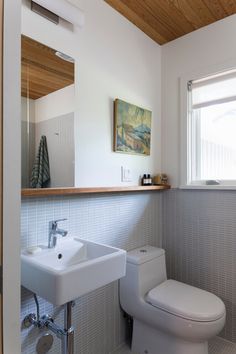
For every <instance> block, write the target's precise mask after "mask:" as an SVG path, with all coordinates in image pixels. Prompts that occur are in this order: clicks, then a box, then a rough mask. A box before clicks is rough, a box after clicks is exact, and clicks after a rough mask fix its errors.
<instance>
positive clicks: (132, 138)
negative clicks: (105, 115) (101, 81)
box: [114, 99, 152, 155]
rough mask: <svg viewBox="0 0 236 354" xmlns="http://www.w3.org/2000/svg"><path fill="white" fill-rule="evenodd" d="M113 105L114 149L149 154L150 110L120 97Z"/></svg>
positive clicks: (127, 152)
mask: <svg viewBox="0 0 236 354" xmlns="http://www.w3.org/2000/svg"><path fill="white" fill-rule="evenodd" d="M114 105H115V106H114V151H115V152H121V153H126V154H138V155H150V145H151V121H152V112H151V111H149V110H147V109H144V108H141V107H138V106H135V105H133V104H130V103H128V102H125V101H122V100H120V99H116V100H115V103H114Z"/></svg>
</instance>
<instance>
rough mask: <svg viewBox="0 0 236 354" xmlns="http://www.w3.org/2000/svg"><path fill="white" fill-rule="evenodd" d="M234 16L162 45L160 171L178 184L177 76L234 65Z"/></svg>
mask: <svg viewBox="0 0 236 354" xmlns="http://www.w3.org/2000/svg"><path fill="white" fill-rule="evenodd" d="M235 32H236V15H234V16H230V17H228V18H226V19H224V20H222V21H218V22H216V23H214V24H212V25H209V26H207V27H204V28H202V29H200V30H198V31H195V32H192V33H190V34H188V35H186V36H184V37H182V38H179V39H177V40H175V41H172V42H170V43H168V44H166V45H164V46H162V77H163V80H162V97H163V99H162V115H163V119H162V170H163V172H166V173H167V174H168V175H169V177H170V183H171V185H172V186H173V187H176V186H179V184H180V143H181V141H180V118H181V117H180V77H181V76H184V77H187V76H188V77H189V78H190V79H191V78H192V79H194V78H197V77H198V76H199V75H201V74H203V75H205V74H207V73H209V72H213V73H214V72H217V71H219V70H224V69H227V68H230V67H232V65H234V66H235V63H236V45H235V39H234V33H235Z"/></svg>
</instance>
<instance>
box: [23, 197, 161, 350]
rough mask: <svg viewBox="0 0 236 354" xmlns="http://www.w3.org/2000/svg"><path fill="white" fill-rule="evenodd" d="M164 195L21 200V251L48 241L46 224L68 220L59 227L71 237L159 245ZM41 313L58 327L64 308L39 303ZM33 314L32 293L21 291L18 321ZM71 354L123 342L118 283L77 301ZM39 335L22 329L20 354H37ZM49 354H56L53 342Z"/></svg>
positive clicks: (57, 345)
mask: <svg viewBox="0 0 236 354" xmlns="http://www.w3.org/2000/svg"><path fill="white" fill-rule="evenodd" d="M162 196H163V194H162V193H158V194H154V193H143V194H140V193H139V194H128V195H127V194H123V195H122V194H121V195H109V196H108V195H100V196H86V197H55V198H49V199H47V198H38V199H32V198H29V199H24V200H23V201H22V219H21V235H22V248H24V247H28V246H32V245H35V244H39V243H42V242H47V237H48V222H49V221H50V220H54V219H58V218H68V221H66V222H64V223H63V224H61V227H63V228H65V229H66V230H68V231H69V233H70V234H74V235H79V236H80V237H81V238H86V239H89V240H93V241H98V242H103V243H107V244H110V245H113V246H117V247H121V248H124V249H126V250H129V249H132V248H135V247H139V246H142V245H144V244H147V243H149V244H151V245H154V246H160V245H161V234H162V230H161V220H162V214H161V213H162V208H161V204H162ZM40 309H41V313H42V314H43V313H50V314H53V315H54V316H55V319H56V321H57V322H58V323H60V322H61V321H62V315H63V313H62V309H61V308H53V306H52V305H51V304H49V303H47V302H46V301H44V300H42V299H40ZM30 312H35V304H34V301H33V298H32V294H31V293H30V292H29V291H27V290H26V289H22V313H21V316H22V319H23V318H24V316H25V315H26V314H28V313H30ZM73 324H74V326H75V329H76V336H75V337H76V338H75V354H108V353H110V352H113V351H114V350H115V349H117V348H118V347H119V346H120V345H121V344H122V343H123V342H124V340H125V323H124V319H123V316H122V313H121V311H120V307H119V299H118V282H114V283H112V284H109V285H107V286H105V287H103V288H101V289H98V290H97V291H94V292H92V293H90V294H88V295H86V296H83V297H82V298H80V299H78V300H77V301H76V306H75V307H74V309H73ZM41 335H42V332H41V331H39V330H37V329H29V330H27V329H25V328H23V327H22V353H23V354H34V353H36V349H35V348H36V344H37V341H38V339H39V337H40V336H41ZM49 353H51V354H59V353H60V342H59V340H58V339H57V338H54V345H53V348H52V349H51V350H50V352H49Z"/></svg>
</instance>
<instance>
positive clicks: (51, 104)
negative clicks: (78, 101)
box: [34, 85, 75, 123]
mask: <svg viewBox="0 0 236 354" xmlns="http://www.w3.org/2000/svg"><path fill="white" fill-rule="evenodd" d="M34 102H35V122H36V123H39V122H42V121H44V120H48V119H51V118H55V117H59V116H63V115H65V114H68V113H71V112H74V111H75V86H74V85H70V86H67V87H64V88H62V89H61V90H57V91H54V92H52V93H49V94H48V95H46V96H43V97H40V98H38V99H37V100H35V101H34Z"/></svg>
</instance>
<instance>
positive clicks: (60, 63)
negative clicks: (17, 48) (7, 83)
mask: <svg viewBox="0 0 236 354" xmlns="http://www.w3.org/2000/svg"><path fill="white" fill-rule="evenodd" d="M55 52H56V51H55V50H54V49H51V48H49V47H47V46H45V45H43V44H41V43H39V42H36V41H34V40H33V39H31V38H28V37H26V36H22V40H21V95H22V96H23V97H29V98H31V99H34V100H35V99H37V98H40V97H43V96H46V95H48V94H49V93H52V92H54V91H57V90H60V89H62V88H63V87H66V86H69V85H71V84H73V83H74V64H73V63H70V62H67V61H65V60H63V59H60V58H59V57H57V56H56V55H55Z"/></svg>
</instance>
